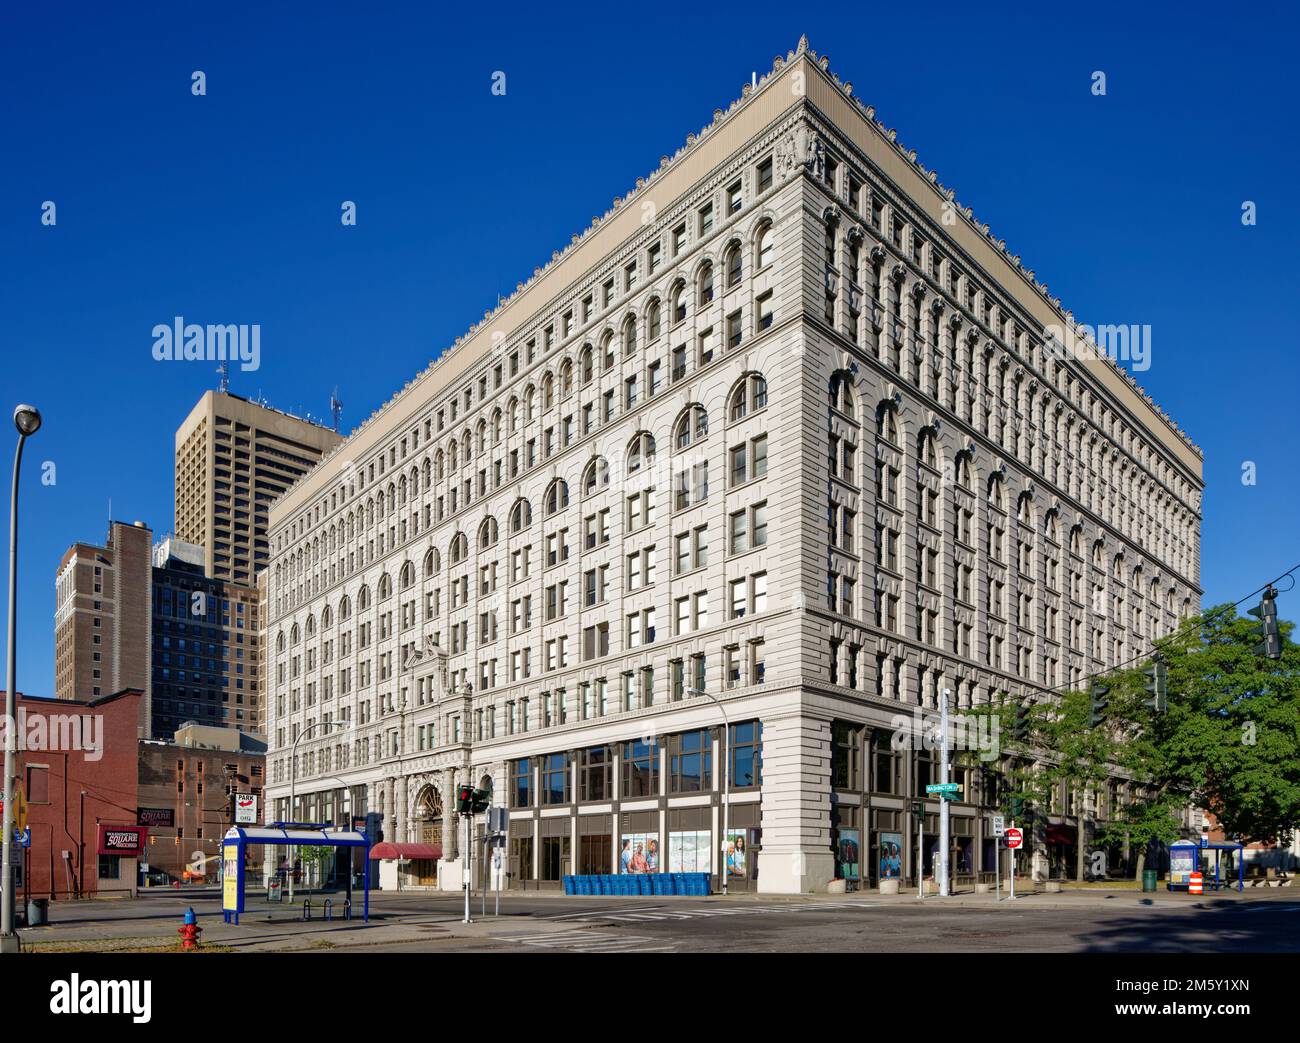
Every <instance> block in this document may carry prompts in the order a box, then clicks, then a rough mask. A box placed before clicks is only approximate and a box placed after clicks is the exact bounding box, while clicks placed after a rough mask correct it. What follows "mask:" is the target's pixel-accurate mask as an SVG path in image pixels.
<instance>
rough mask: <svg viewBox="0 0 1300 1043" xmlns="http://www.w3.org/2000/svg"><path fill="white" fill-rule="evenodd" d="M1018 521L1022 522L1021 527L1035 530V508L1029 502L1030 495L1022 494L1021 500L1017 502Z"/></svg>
mask: <svg viewBox="0 0 1300 1043" xmlns="http://www.w3.org/2000/svg"><path fill="white" fill-rule="evenodd" d="M1016 520H1017V521H1018V522H1020V524H1021V525H1025V526H1028V527H1029V528H1033V524H1034V515H1033V508H1032V507H1031V505H1030V502H1029V494H1028V493H1021V494H1020V499H1019V500H1017V501H1016Z"/></svg>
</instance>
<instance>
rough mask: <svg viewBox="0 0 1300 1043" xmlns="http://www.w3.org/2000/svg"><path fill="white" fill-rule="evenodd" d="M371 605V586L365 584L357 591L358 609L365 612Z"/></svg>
mask: <svg viewBox="0 0 1300 1043" xmlns="http://www.w3.org/2000/svg"><path fill="white" fill-rule="evenodd" d="M369 607H370V588H369V587H366V586H363V587H362V588H361V589H360V590H358V591H357V611H358V612H364V611H365V610H366V609H368V608H369Z"/></svg>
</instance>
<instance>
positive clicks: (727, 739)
mask: <svg viewBox="0 0 1300 1043" xmlns="http://www.w3.org/2000/svg"><path fill="white" fill-rule="evenodd" d="M686 692H687V694H688V695H702V696H704V697H705V698H707V699H712V700H713V703H714V705H715V706H717V708H718V711H719V712H720V713H721V714H722V844H721V850H722V872H721V874H720V875H721V877H722V893H723V895H724V896H725V895H726V894H727V877H728V876H730V875H731V874H730V872H729V870H728V868H727V842H728V840H730V836H729V835H728V831H727V827H728V825H729V822H730V812H731V722H730V721H729V720H728V719H727V708H726V707H725V706H723V705H722V700H720V699H719V698H718V697H717V696H716V695H713V694H712V693H710V692H706V691H705V690H704V689H703V688H688V689H686Z"/></svg>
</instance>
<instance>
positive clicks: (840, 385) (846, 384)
mask: <svg viewBox="0 0 1300 1043" xmlns="http://www.w3.org/2000/svg"><path fill="white" fill-rule="evenodd" d="M827 397H828V398H829V400H830V406H831V408H832V409H834V410H836V411H837V412H840V413H843V414H844V415H845V416H849V417H852V416H856V413H855V412H854V409H853V378H852V377H851V376H850V375H849V374H847V373H845V372H844V370H842V369H840V370H836V371H835V372H834V373H832V374H831V383H830V389H829V391H828V393H827Z"/></svg>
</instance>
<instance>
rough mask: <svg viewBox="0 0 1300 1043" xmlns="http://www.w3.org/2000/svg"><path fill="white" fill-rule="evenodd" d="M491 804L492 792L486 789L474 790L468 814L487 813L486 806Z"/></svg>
mask: <svg viewBox="0 0 1300 1043" xmlns="http://www.w3.org/2000/svg"><path fill="white" fill-rule="evenodd" d="M491 803H492V791H491V790H486V789H476V790H475V791H474V793H473V795H472V797H471V801H470V812H471V813H472V814H475V815H479V814H482V813H483V812H484V811H487V809H488V805H489V804H491Z"/></svg>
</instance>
